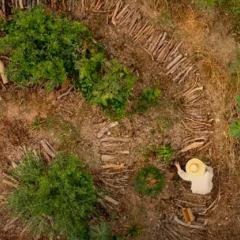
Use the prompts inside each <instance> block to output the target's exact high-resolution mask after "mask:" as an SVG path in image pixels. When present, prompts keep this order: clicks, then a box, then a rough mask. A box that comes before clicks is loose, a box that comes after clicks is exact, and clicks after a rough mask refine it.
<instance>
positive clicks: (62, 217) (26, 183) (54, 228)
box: [8, 153, 97, 240]
mask: <svg viewBox="0 0 240 240" xmlns="http://www.w3.org/2000/svg"><path fill="white" fill-rule="evenodd" d="M13 176H14V177H15V178H16V179H17V180H18V181H19V186H18V187H17V189H16V190H15V191H13V192H12V194H11V195H10V196H9V197H8V205H9V207H10V209H11V210H12V212H13V213H15V215H16V216H20V218H21V219H22V220H23V222H24V223H25V224H26V225H27V226H28V227H29V229H30V230H31V231H32V233H33V236H34V237H40V236H47V237H48V238H49V239H53V238H55V237H56V236H64V237H67V239H69V240H72V239H87V235H88V223H87V222H88V219H89V217H90V216H91V214H93V212H94V206H95V203H96V198H97V197H96V190H95V187H94V184H93V180H92V177H91V175H90V174H89V173H88V171H87V170H86V169H85V167H84V165H83V164H82V163H81V161H80V160H79V159H78V158H77V157H75V156H71V155H58V156H57V157H56V159H55V161H54V162H53V163H52V164H51V165H49V166H46V165H45V164H44V162H43V160H42V159H41V157H40V156H37V155H34V154H31V153H29V154H28V155H27V156H26V157H25V158H24V159H23V160H22V162H21V163H20V165H19V166H18V167H17V168H16V169H14V172H13Z"/></svg>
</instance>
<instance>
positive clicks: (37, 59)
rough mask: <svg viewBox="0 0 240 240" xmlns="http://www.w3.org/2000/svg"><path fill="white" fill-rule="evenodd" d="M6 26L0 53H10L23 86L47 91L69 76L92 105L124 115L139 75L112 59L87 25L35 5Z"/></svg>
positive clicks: (12, 71)
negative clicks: (136, 76) (41, 88)
mask: <svg viewBox="0 0 240 240" xmlns="http://www.w3.org/2000/svg"><path fill="white" fill-rule="evenodd" d="M2 28H3V30H4V31H5V33H6V35H5V37H3V38H0V53H3V54H7V55H9V56H10V58H11V61H10V63H9V64H8V66H7V74H8V76H9V79H12V80H13V81H14V82H16V83H17V84H18V85H20V86H34V85H38V86H45V87H46V88H47V89H49V90H52V89H54V88H57V87H59V86H61V85H62V84H63V82H64V81H65V80H66V79H71V80H73V83H74V85H75V87H76V88H79V89H80V90H81V91H82V93H83V95H84V97H85V98H86V99H87V100H88V101H90V102H91V103H92V104H96V105H99V106H101V107H102V108H103V109H104V110H105V111H107V112H108V113H111V114H113V115H116V117H122V116H124V113H125V109H126V106H127V102H128V98H129V96H130V94H131V91H132V88H133V85H134V82H135V77H134V76H133V74H131V73H130V72H129V70H128V69H127V68H125V67H124V66H123V65H121V64H120V63H118V62H117V61H116V60H109V59H108V57H107V56H106V53H105V51H104V49H103V48H102V47H101V46H100V45H98V44H97V43H96V42H95V41H94V39H93V38H92V35H91V33H90V31H89V30H88V29H87V28H86V27H85V26H84V25H83V24H81V23H79V22H74V21H69V20H67V19H66V18H62V17H57V16H55V15H53V14H51V13H49V12H47V11H46V10H44V8H42V7H37V8H34V9H32V10H26V11H21V12H18V13H17V15H16V16H15V17H14V18H13V20H12V21H10V22H6V23H5V24H4V26H3V27H2Z"/></svg>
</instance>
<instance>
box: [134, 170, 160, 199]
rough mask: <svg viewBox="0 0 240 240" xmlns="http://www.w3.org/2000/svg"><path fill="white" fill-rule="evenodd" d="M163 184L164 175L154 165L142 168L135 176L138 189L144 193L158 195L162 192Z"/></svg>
mask: <svg viewBox="0 0 240 240" xmlns="http://www.w3.org/2000/svg"><path fill="white" fill-rule="evenodd" d="M163 185H164V177H163V175H162V173H161V172H160V171H159V170H158V168H156V167H154V166H147V167H144V168H142V169H141V170H140V171H139V172H138V173H137V176H136V178H135V189H136V191H137V192H139V193H141V194H144V195H149V196H156V195H157V194H159V193H160V192H161V190H162V188H163Z"/></svg>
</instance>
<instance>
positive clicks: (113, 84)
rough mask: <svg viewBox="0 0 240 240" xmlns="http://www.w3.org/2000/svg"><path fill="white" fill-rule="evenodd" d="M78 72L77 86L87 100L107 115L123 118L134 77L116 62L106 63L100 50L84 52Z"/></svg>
mask: <svg viewBox="0 0 240 240" xmlns="http://www.w3.org/2000/svg"><path fill="white" fill-rule="evenodd" d="M77 68H78V70H79V81H76V86H77V87H79V88H80V89H81V90H82V92H83V94H84V96H85V97H86V99H88V100H89V101H90V102H91V103H93V104H97V105H100V106H101V107H102V108H103V109H104V110H106V111H107V112H108V113H110V114H111V113H115V115H116V116H117V117H121V116H123V115H124V113H125V108H126V104H127V101H128V98H129V96H130V94H131V90H132V87H133V85H134V82H135V80H136V79H135V77H134V76H133V75H132V74H131V73H130V72H129V71H128V70H127V69H126V68H125V67H124V66H122V65H121V64H119V63H118V62H117V61H116V60H111V61H108V60H107V59H106V56H105V53H104V50H103V49H101V48H100V47H99V46H97V47H95V48H94V47H90V48H87V49H86V50H85V51H84V54H83V56H82V58H81V60H80V61H79V62H78V63H77Z"/></svg>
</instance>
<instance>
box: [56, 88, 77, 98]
mask: <svg viewBox="0 0 240 240" xmlns="http://www.w3.org/2000/svg"><path fill="white" fill-rule="evenodd" d="M73 88H74V87H73V86H71V87H70V88H69V89H68V90H67V91H66V92H65V93H63V94H61V95H60V96H58V97H57V99H61V98H63V97H66V96H67V95H68V94H69V93H70V92H71V91H72V90H73Z"/></svg>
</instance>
